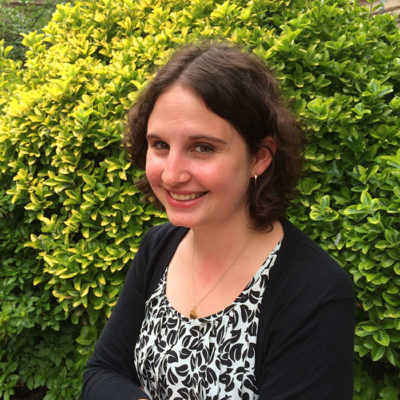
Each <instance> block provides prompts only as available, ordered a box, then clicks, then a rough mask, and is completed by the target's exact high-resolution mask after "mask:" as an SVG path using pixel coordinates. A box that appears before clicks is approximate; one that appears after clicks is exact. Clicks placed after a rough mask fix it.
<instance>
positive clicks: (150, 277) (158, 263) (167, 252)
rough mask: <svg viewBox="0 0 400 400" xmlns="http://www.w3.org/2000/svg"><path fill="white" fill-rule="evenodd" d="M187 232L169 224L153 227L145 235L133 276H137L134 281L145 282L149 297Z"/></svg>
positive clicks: (185, 229) (137, 255) (134, 265)
mask: <svg viewBox="0 0 400 400" xmlns="http://www.w3.org/2000/svg"><path fill="white" fill-rule="evenodd" d="M187 231H188V229H187V228H184V227H181V226H175V225H172V224H170V223H169V222H167V223H165V224H161V225H156V226H153V227H152V228H150V229H149V230H148V231H147V232H146V234H145V235H144V237H143V239H142V241H141V243H140V246H139V250H138V252H137V254H136V255H135V259H134V262H133V264H132V266H131V270H133V272H132V275H136V278H133V279H140V280H141V281H142V282H143V286H144V287H145V288H146V293H147V296H148V295H149V294H150V293H151V292H152V291H153V290H154V289H155V287H156V285H157V283H158V281H159V279H161V276H162V274H163V272H164V270H165V268H166V267H167V265H168V264H169V262H170V260H171V258H172V257H173V255H174V253H175V250H176V248H177V247H178V245H179V243H180V241H181V240H182V239H183V237H184V236H185V235H186V233H187ZM132 267H133V268H132Z"/></svg>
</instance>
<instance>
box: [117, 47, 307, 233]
mask: <svg viewBox="0 0 400 400" xmlns="http://www.w3.org/2000/svg"><path fill="white" fill-rule="evenodd" d="M174 84H181V85H182V86H184V87H188V88H190V89H192V90H194V91H195V92H196V93H197V94H198V95H199V96H200V97H201V98H202V99H203V101H204V103H205V105H206V106H207V107H208V108H209V109H210V110H211V111H213V112H214V113H215V114H217V115H219V116H220V117H222V118H224V119H225V120H227V121H228V122H229V123H230V124H231V125H232V126H233V127H234V128H235V129H236V131H237V132H238V133H239V134H240V135H241V136H242V137H243V138H244V140H245V142H246V143H247V148H248V151H249V153H250V154H256V153H257V152H258V150H260V148H261V147H262V146H263V139H264V138H266V137H267V136H272V137H273V138H274V139H275V141H276V144H277V148H276V151H275V152H274V153H273V152H272V151H271V150H270V152H271V154H272V156H273V157H272V162H271V164H270V166H269V167H268V168H267V170H266V171H265V172H264V173H263V174H262V175H261V176H259V177H258V178H257V181H256V182H255V181H254V180H250V181H249V188H248V212H249V216H250V220H251V222H252V224H253V227H254V228H255V229H258V230H262V229H266V228H270V227H271V224H272V223H273V222H274V221H275V220H276V219H278V218H281V217H282V216H283V215H284V213H285V210H286V209H287V207H288V206H289V204H290V201H291V200H292V199H293V198H294V196H295V195H296V192H297V191H296V186H297V184H298V181H299V178H300V175H301V171H302V165H303V150H304V134H303V131H302V129H301V126H300V124H299V122H298V121H297V120H296V118H295V117H294V114H293V113H292V112H291V111H290V109H289V108H288V106H287V104H286V103H285V102H284V101H283V100H282V98H281V95H280V90H279V85H278V82H277V80H276V78H275V76H274V75H273V73H272V72H271V71H270V69H269V68H268V67H267V66H266V65H265V64H264V63H263V62H262V61H261V60H259V59H258V58H257V57H255V56H254V55H251V54H249V53H247V52H246V51H244V50H243V49H241V48H239V47H236V46H231V45H228V44H220V43H214V44H210V43H208V44H202V45H196V46H195V45H191V46H188V47H184V48H182V49H181V50H179V51H178V52H176V53H175V54H174V55H173V56H172V58H171V59H170V60H169V61H168V62H167V63H166V64H165V65H164V66H163V67H162V68H161V69H160V70H159V72H158V73H157V74H156V76H155V77H154V79H153V80H152V81H151V82H150V83H149V85H148V86H147V87H146V88H145V89H144V91H143V92H141V94H140V95H139V96H138V99H137V101H136V103H135V104H134V106H133V107H132V108H131V110H130V111H129V114H128V122H129V129H128V130H127V131H126V133H125V136H124V145H125V148H126V150H127V152H128V154H129V155H130V157H131V159H132V162H133V165H134V166H135V167H136V168H139V169H145V166H146V153H147V140H146V133H147V123H148V120H149V116H150V114H151V112H152V110H153V107H154V104H155V102H156V100H157V98H158V97H159V96H160V95H161V94H162V93H163V92H165V91H166V90H167V89H168V88H169V87H171V86H172V85H174ZM232 184H234V182H232ZM136 185H137V187H138V188H139V189H140V190H141V191H142V192H143V193H144V195H145V198H146V199H147V200H148V199H149V198H150V197H152V198H153V201H154V203H155V204H156V205H158V206H159V207H161V208H163V207H162V205H161V203H160V202H159V201H158V200H157V199H156V198H155V196H154V195H153V192H152V189H151V187H150V184H149V182H148V181H147V179H146V177H145V176H143V177H142V178H140V179H139V180H138V181H137V183H136Z"/></svg>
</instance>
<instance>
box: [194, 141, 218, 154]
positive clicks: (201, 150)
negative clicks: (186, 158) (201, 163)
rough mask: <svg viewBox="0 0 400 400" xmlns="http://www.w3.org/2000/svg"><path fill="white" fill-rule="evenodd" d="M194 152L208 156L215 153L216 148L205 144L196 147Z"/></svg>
mask: <svg viewBox="0 0 400 400" xmlns="http://www.w3.org/2000/svg"><path fill="white" fill-rule="evenodd" d="M194 151H196V152H197V153H202V154H207V153H213V152H214V151H215V148H214V146H211V145H209V144H205V143H199V144H196V145H195V146H194Z"/></svg>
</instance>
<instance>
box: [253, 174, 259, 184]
mask: <svg viewBox="0 0 400 400" xmlns="http://www.w3.org/2000/svg"><path fill="white" fill-rule="evenodd" d="M253 178H254V185H257V178H258V177H257V174H255V175H254V177H253Z"/></svg>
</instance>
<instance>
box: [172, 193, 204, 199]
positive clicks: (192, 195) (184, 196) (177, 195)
mask: <svg viewBox="0 0 400 400" xmlns="http://www.w3.org/2000/svg"><path fill="white" fill-rule="evenodd" d="M168 193H169V195H170V196H171V197H172V198H173V199H174V200H178V201H188V200H195V199H198V198H199V197H201V196H203V195H204V194H205V193H206V192H202V193H187V194H180V193H173V192H168Z"/></svg>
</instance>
